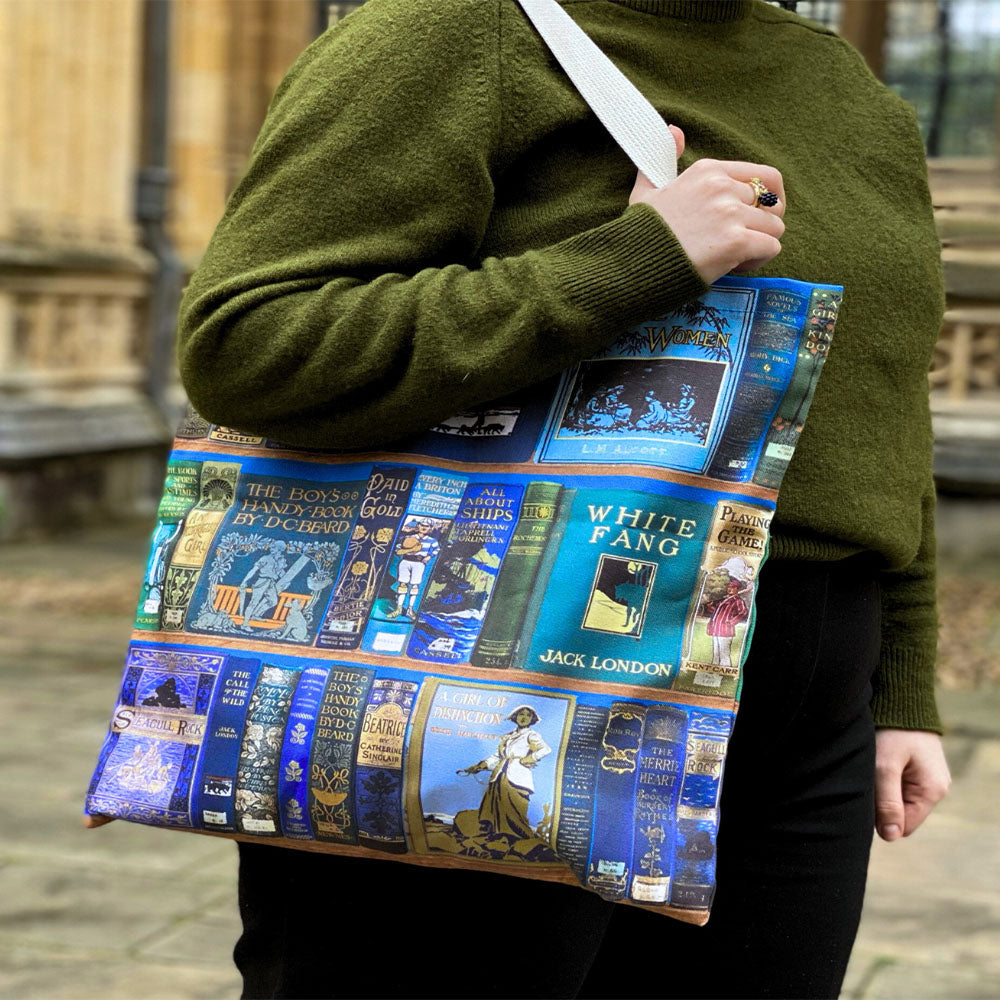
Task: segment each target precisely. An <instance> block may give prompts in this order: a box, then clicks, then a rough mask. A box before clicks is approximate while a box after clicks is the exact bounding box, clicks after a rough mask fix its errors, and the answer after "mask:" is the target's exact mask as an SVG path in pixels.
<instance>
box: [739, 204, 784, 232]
mask: <svg viewBox="0 0 1000 1000" xmlns="http://www.w3.org/2000/svg"><path fill="white" fill-rule="evenodd" d="M740 222H741V223H742V224H743V225H744V226H746V227H747V229H753V230H756V231H757V232H758V233H767V235H768V236H773V237H774V238H775V239H779V240H780V239H781V237H782V236H784V235H785V222H784V220H783V219H782V218H781V216H780V215H775V213H774V212H772V211H769V210H768V209H766V208H754V207H752V206H750V205H747V206H746V207H745V208H742V209H741V210H740Z"/></svg>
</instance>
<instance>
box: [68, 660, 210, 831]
mask: <svg viewBox="0 0 1000 1000" xmlns="http://www.w3.org/2000/svg"><path fill="white" fill-rule="evenodd" d="M224 659H225V658H224V657H223V656H218V655H214V654H206V653H186V652H178V651H176V650H172V649H166V648H164V649H157V648H153V649H149V648H146V647H133V648H132V649H130V650H129V655H128V659H127V661H126V665H125V676H124V679H123V681H122V687H121V692H120V694H119V698H118V704H117V706H116V707H115V710H114V712H113V713H112V716H111V725H110V727H109V730H108V736H107V739H106V740H105V743H104V746H103V747H102V749H101V753H100V756H99V759H98V764H97V769H96V770H95V772H94V776H93V779H92V780H91V783H90V787H89V789H88V795H87V802H86V809H87V812H88V813H91V814H94V813H98V814H101V815H106V816H120V817H122V818H125V819H130V820H134V821H137V822H141V823H150V824H153V825H159V826H176V827H190V826H193V825H195V824H194V823H193V822H192V816H191V798H192V796H191V791H192V782H193V778H194V771H195V766H196V764H197V761H198V756H199V754H200V752H201V747H202V741H203V740H204V737H205V732H206V724H207V717H208V711H209V705H210V703H211V700H212V693H213V691H214V690H215V686H216V682H217V680H218V676H219V671H220V670H221V668H222V666H223V662H224Z"/></svg>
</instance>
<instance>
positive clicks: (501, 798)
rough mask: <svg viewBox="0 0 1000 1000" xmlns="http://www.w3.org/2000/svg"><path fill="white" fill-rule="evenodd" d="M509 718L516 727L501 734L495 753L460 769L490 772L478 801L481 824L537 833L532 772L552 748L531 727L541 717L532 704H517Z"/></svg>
mask: <svg viewBox="0 0 1000 1000" xmlns="http://www.w3.org/2000/svg"><path fill="white" fill-rule="evenodd" d="M507 718H508V719H509V720H510V721H511V722H513V723H514V724H515V725H516V726H517V728H516V729H514V730H512V731H511V732H509V733H506V734H504V735H503V736H501V737H500V743H499V744H498V746H497V750H496V753H493V754H490V756H489V757H487V758H486V759H485V760H481V761H480V762H479V763H478V764H473V766H472V767H468V768H466V769H465V770H463V771H459V772H458V773H459V774H478V773H479V772H480V771H489V772H490V778H489V781H488V782H487V784H486V791H485V793H484V794H483V801H482V802H481V803H480V804H479V821H480V824H482V825H486V824H488V825H489V827H490V829H492V831H493V833H494V834H504V833H506V834H511V835H512V836H515V837H518V838H527V837H534V836H535V831H534V829H533V828H532V826H531V822H530V820H529V819H528V800H529V798H530V797H531V795H532V793H533V792H534V791H535V782H534V780H533V779H532V776H531V772H532V770H533V769H534V768H535V767H536V766H537V764H538V762H539V761H540V760H541V759H542V758H543V757H545V756H546V755H548V754H550V753H551V752H552V748H551V747H550V746H549V745H548V744H547V743H546V742H545V740H543V739H542V737H541V736H540V735H539V734H538V733H537V732H536V731H535V730H534V729H532V728H531V727H532V726H535V725H537V724H538V722H539V721H540V720H539V716H538V713H537V712H536V711H535V710H534V709H533V708H532V707H531V706H530V705H518V706H517V708H515V709H514V711H513V712H511V713H510V715H508V716H507Z"/></svg>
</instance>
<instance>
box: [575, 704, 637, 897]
mask: <svg viewBox="0 0 1000 1000" xmlns="http://www.w3.org/2000/svg"><path fill="white" fill-rule="evenodd" d="M644 714H645V709H644V707H643V706H642V705H639V704H635V703H632V702H623V701H616V702H614V703H613V704H612V706H611V713H610V716H609V718H608V724H607V727H606V728H605V730H604V735H603V736H602V738H601V752H600V756H599V758H598V764H597V805H596V808H595V810H594V832H593V836H592V839H591V845H590V862H589V865H588V868H587V887H588V888H589V889H593V890H594V891H595V892H597V893H599V894H600V895H601V896H603V897H604V898H605V899H609V900H616V899H624V898H625V897H626V896H627V895H628V888H629V882H630V881H631V876H632V852H633V841H634V839H635V838H634V835H633V817H634V816H635V791H636V783H637V781H638V778H639V760H638V758H639V749H640V745H641V736H642V723H643V716H644Z"/></svg>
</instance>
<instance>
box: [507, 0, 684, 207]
mask: <svg viewBox="0 0 1000 1000" xmlns="http://www.w3.org/2000/svg"><path fill="white" fill-rule="evenodd" d="M518 3H519V4H520V5H521V7H522V8H523V10H524V13H525V14H526V15H527V17H528V19H529V20H530V21H531V23H532V24H533V25H534V26H535V29H536V30H537V31H538V33H539V34H540V35H541V36H542V38H543V39H544V40H545V43H546V45H548V47H549V48H550V49H551V50H552V54H553V55H554V56H555V57H556V59H557V60H558V61H559V63H560V65H561V66H562V68H563V69H564V70H565V71H566V75H567V76H568V77H569V78H570V80H572V81H573V84H574V86H575V87H576V89H577V90H578V91H579V92H580V94H581V96H582V97H583V99H584V100H585V101H586V102H587V103H588V104H589V105H590V108H591V110H592V111H593V112H594V114H595V115H597V117H598V119H599V120H600V121H601V123H602V124H603V125H604V127H605V128H606V129H607V130H608V132H610V133H611V136H612V138H614V140H615V141H616V142H617V143H618V145H619V146H621V148H622V149H623V150H624V151H625V153H626V154H627V155H628V157H629V159H630V160H631V161H632V162H633V163H634V164H635V165H636V167H638V168H639V170H641V171H642V172H643V173H644V174H645V175H646V176H647V177H648V178H649V179H650V181H652V183H653V185H654V186H655V187H658V188H661V187H665V186H666V185H667V184H669V183H670V182H671V181H673V180H676V179H677V144H676V143H675V142H674V137H673V134H672V133H671V131H670V129H669V128H667V123H666V122H665V121H664V120H663V118H662V117H661V116H660V113H659V112H658V111H657V110H656V108H654V107H653V105H652V104H650V103H649V101H648V100H646V98H645V97H643V95H642V93H641V92H640V91H639V89H638V88H637V87H636V86H635V84H633V83H632V81H631V80H629V79H628V78H627V77H626V76H625V75H624V74H623V73H622V71H621V70H620V69H618V67H617V66H616V65H615V64H614V63H613V62H612V61H611V60H610V59H609V58H608V57H607V56H606V55H605V54H604V53H603V52H602V51H601V50H600V48H599V47H598V46H597V45H596V43H595V42H594V41H593V40H592V39H591V38H590V37H589V36H588V35H587V33H586V32H585V31H584V30H583V29H582V28H581V27H580V26H579V25H578V24H577V23H576V22H575V21H574V20H573V19H572V18H571V17H570V16H569V14H567V13H566V11H565V10H563V9H562V7H560V6H559V4H558V3H557V2H556V0H518Z"/></svg>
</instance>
